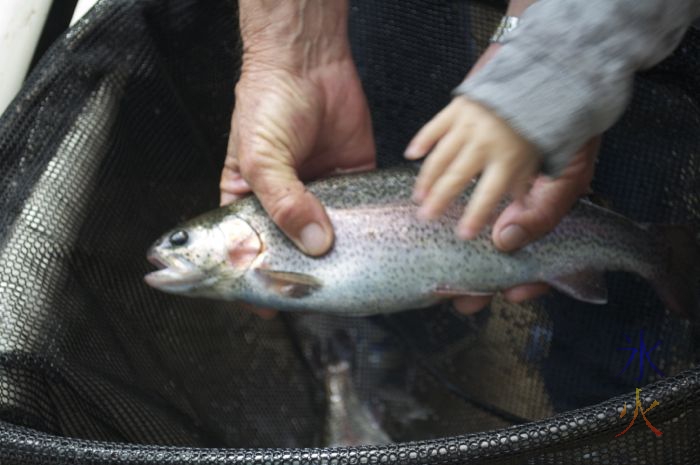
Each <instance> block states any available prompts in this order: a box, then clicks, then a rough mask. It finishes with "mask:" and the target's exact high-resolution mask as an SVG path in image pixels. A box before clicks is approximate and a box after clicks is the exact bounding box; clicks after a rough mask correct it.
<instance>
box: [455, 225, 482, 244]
mask: <svg viewBox="0 0 700 465" xmlns="http://www.w3.org/2000/svg"><path fill="white" fill-rule="evenodd" d="M478 235H479V231H477V230H475V229H474V228H470V227H467V226H462V225H459V226H457V237H459V238H460V239H462V240H464V241H468V240H471V239H474V238H475V237H476V236H478Z"/></svg>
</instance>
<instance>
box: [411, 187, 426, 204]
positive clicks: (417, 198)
mask: <svg viewBox="0 0 700 465" xmlns="http://www.w3.org/2000/svg"><path fill="white" fill-rule="evenodd" d="M411 200H413V201H414V202H415V203H421V202H423V200H425V191H424V190H422V189H416V190H414V191H413V195H411Z"/></svg>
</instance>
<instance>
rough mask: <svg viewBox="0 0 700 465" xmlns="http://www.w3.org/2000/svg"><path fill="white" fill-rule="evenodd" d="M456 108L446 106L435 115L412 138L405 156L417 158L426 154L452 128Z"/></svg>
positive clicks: (412, 158) (410, 158)
mask: <svg viewBox="0 0 700 465" xmlns="http://www.w3.org/2000/svg"><path fill="white" fill-rule="evenodd" d="M453 113H454V110H453V109H452V107H451V106H450V105H448V106H447V107H445V109H443V110H442V111H441V112H440V113H438V114H437V115H435V117H434V118H433V119H431V120H430V121H429V122H428V123H427V124H426V125H425V126H423V127H422V128H421V129H420V130H419V131H418V133H417V134H416V135H415V136H414V137H413V139H411V142H409V144H408V147H406V151H405V152H404V156H405V157H406V158H408V159H409V160H416V159H418V158H421V157H423V156H425V154H426V153H428V152H429V151H430V149H431V148H433V146H434V145H435V144H436V143H437V142H438V140H440V139H441V138H442V136H444V135H445V133H446V132H447V131H448V130H449V129H450V126H451V125H452V120H453Z"/></svg>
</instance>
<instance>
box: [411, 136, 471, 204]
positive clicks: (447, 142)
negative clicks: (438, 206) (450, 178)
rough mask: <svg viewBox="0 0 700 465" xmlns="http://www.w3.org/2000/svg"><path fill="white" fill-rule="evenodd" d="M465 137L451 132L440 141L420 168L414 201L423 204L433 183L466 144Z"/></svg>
mask: <svg viewBox="0 0 700 465" xmlns="http://www.w3.org/2000/svg"><path fill="white" fill-rule="evenodd" d="M464 140H465V135H464V134H462V133H460V132H459V131H449V132H448V133H447V134H445V136H444V137H443V138H442V139H440V142H438V144H437V145H436V146H435V149H434V150H433V151H432V152H431V153H430V156H429V157H428V158H426V159H425V162H423V165H422V166H421V168H420V172H419V173H418V177H417V178H416V184H415V186H414V188H413V200H414V201H415V202H418V203H422V202H423V201H424V200H425V199H426V198H427V196H428V194H429V192H430V190H431V189H432V187H433V183H435V181H436V180H437V179H438V178H439V177H440V176H442V174H443V173H444V172H445V170H446V169H447V167H448V166H450V164H451V163H452V161H453V160H454V159H455V157H456V156H457V153H459V151H460V149H461V148H462V145H463V144H464Z"/></svg>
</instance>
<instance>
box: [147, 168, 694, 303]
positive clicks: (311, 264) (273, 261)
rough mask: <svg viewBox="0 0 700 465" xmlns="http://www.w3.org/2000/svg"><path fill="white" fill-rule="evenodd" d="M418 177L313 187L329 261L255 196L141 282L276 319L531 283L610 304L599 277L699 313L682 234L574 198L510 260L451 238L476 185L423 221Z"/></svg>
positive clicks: (172, 249) (482, 244) (369, 176)
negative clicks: (620, 275) (294, 236)
mask: <svg viewBox="0 0 700 465" xmlns="http://www.w3.org/2000/svg"><path fill="white" fill-rule="evenodd" d="M416 174H417V169H416V167H413V166H410V167H401V168H394V169H388V170H379V171H374V172H370V173H363V174H351V175H345V176H340V177H335V178H328V179H324V180H321V181H318V182H315V183H312V184H310V185H309V186H308V189H309V190H310V191H311V192H313V193H314V194H315V195H317V196H318V198H319V199H320V200H321V201H322V202H323V203H324V205H325V206H326V209H327V211H328V215H329V217H330V219H331V221H332V223H333V226H334V228H335V242H334V245H333V248H332V250H331V251H330V252H328V253H327V254H326V255H324V256H322V257H318V258H313V257H308V256H306V255H304V254H303V253H301V252H300V251H299V250H298V249H297V248H296V247H295V246H294V245H293V243H292V242H291V241H289V240H288V239H287V238H286V236H284V234H283V233H282V232H281V231H280V230H279V229H278V228H277V227H276V226H275V224H274V223H273V222H272V220H271V219H270V218H269V217H268V215H267V214H266V213H265V211H264V210H263V209H262V207H261V206H260V203H259V202H258V201H257V199H256V198H255V197H254V196H249V197H246V198H244V199H241V200H239V201H237V202H235V203H233V204H231V205H229V206H226V207H222V208H219V209H217V210H214V211H211V212H209V213H205V214H204V215H202V216H199V217H197V218H194V219H193V220H191V221H189V222H187V223H185V224H184V225H182V226H179V227H177V228H176V229H174V230H172V231H170V232H168V233H166V234H165V235H164V236H163V237H162V238H160V239H159V240H158V241H157V242H156V243H155V244H154V245H153V247H152V248H151V249H150V250H149V252H148V259H149V260H150V261H151V262H152V263H153V264H155V265H156V266H157V267H158V268H160V269H159V270H158V271H154V272H152V273H150V274H148V275H147V276H146V277H145V279H146V282H147V283H148V284H150V285H151V286H153V287H155V288H157V289H160V290H162V291H165V292H170V293H175V294H184V295H189V296H200V297H209V298H214V299H227V300H241V301H245V302H248V303H251V304H254V305H258V306H263V307H272V308H277V309H280V310H316V311H321V312H335V313H341V314H350V315H368V314H376V313H388V312H396V311H400V310H406V309H412V308H420V307H426V306H429V305H432V304H434V303H436V302H438V301H439V300H441V299H445V298H452V297H457V296H465V295H485V294H492V293H494V292H497V291H499V290H502V289H506V288H509V287H512V286H515V285H518V284H522V283H529V282H545V283H548V284H550V285H551V286H552V287H554V288H555V289H558V290H559V291H561V292H563V293H565V294H568V295H569V296H571V297H573V298H575V299H579V300H583V301H586V302H592V303H605V302H606V299H607V292H606V288H605V285H604V282H603V277H602V274H603V272H604V271H626V272H631V273H636V274H638V275H640V276H642V277H643V278H645V279H646V280H648V281H650V282H651V283H652V285H653V286H654V287H655V289H656V290H657V292H658V294H659V296H660V297H661V299H662V300H663V302H664V303H665V304H666V306H667V307H668V308H669V309H671V310H674V311H676V312H677V313H680V314H682V315H684V316H688V317H690V316H694V315H695V314H696V313H697V310H698V299H697V293H696V290H697V287H696V283H697V281H696V280H695V277H696V274H695V273H696V271H697V264H698V263H700V260H699V253H698V245H697V242H696V241H697V240H696V238H695V236H693V235H692V234H691V233H690V232H689V231H687V230H685V229H683V228H678V227H672V226H667V227H662V226H657V227H655V226H649V225H641V224H637V223H634V222H632V221H631V220H629V219H627V218H625V217H623V216H620V215H618V214H616V213H613V212H611V211H608V210H606V209H603V208H601V207H598V206H596V205H594V204H592V203H589V202H586V201H579V202H578V203H577V204H576V205H575V206H574V207H573V209H572V210H571V212H570V213H569V214H568V215H567V216H565V217H564V219H563V220H562V221H561V223H560V224H559V225H558V226H557V227H556V228H555V229H554V230H553V231H552V232H551V233H549V234H548V235H546V236H545V237H543V238H541V239H540V240H538V241H536V242H534V243H531V244H529V245H527V246H525V247H524V248H522V249H520V250H518V251H516V252H513V253H503V252H500V251H498V250H497V249H496V248H495V247H494V245H493V243H492V241H491V239H490V231H489V230H486V231H484V232H482V233H481V235H480V236H478V237H477V238H476V239H474V240H470V241H462V240H460V239H458V238H457V237H456V235H455V228H456V225H457V221H458V219H459V217H460V215H461V214H462V212H463V209H464V205H465V204H466V202H467V201H468V199H469V196H470V193H471V189H472V188H473V185H472V188H470V189H468V190H467V192H465V193H464V195H462V196H461V197H460V198H459V200H458V201H456V202H454V204H453V205H452V207H451V208H450V209H449V210H448V211H447V213H446V214H445V215H443V217H442V218H440V219H438V220H436V221H432V222H421V221H418V220H417V219H416V211H417V208H418V207H417V206H416V205H415V204H414V203H413V202H412V201H411V199H410V197H411V189H412V186H413V184H414V180H415V176H416Z"/></svg>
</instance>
